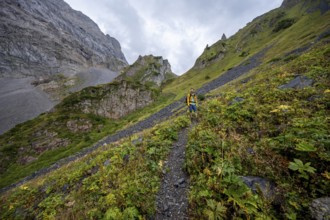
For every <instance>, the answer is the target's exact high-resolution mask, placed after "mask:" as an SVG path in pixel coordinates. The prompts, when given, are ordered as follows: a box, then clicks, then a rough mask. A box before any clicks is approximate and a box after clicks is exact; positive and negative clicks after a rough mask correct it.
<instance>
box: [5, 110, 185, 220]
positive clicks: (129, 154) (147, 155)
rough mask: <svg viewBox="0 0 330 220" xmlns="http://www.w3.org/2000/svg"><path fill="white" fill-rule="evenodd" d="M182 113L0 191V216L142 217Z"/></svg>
mask: <svg viewBox="0 0 330 220" xmlns="http://www.w3.org/2000/svg"><path fill="white" fill-rule="evenodd" d="M189 123H190V122H189V120H188V117H184V116H181V117H179V118H176V119H174V120H171V121H168V122H166V123H162V124H160V125H157V126H156V127H154V128H153V129H151V130H149V131H145V132H143V134H140V135H138V136H137V135H135V136H133V137H130V138H126V139H125V140H122V141H120V142H117V143H113V144H111V145H108V146H103V147H102V148H100V149H98V150H97V151H95V152H93V153H92V154H90V155H88V156H86V157H84V158H81V159H79V160H78V161H75V162H72V163H70V164H68V165H66V166H63V167H61V168H60V169H58V170H56V171H54V172H52V173H49V174H47V175H46V176H43V177H39V178H38V179H36V180H34V181H30V182H29V183H27V184H24V185H22V186H20V187H18V188H16V189H14V190H13V191H10V192H8V193H6V194H5V195H3V196H2V197H1V204H2V205H1V207H0V213H1V218H2V219H30V218H35V217H36V218H38V219H86V218H88V219H102V218H104V219H135V218H136V219H145V218H147V217H148V216H152V215H153V214H154V213H155V205H154V201H155V197H156V193H157V191H158V188H159V186H160V178H161V175H162V172H163V167H162V164H163V161H164V160H165V159H166V157H167V154H168V152H169V150H170V148H171V146H172V142H173V141H175V140H177V138H178V136H177V135H178V131H179V130H181V129H182V128H183V127H186V126H188V125H189Z"/></svg>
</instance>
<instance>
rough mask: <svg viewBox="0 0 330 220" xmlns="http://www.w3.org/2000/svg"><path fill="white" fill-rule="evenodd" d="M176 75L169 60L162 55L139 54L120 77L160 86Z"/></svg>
mask: <svg viewBox="0 0 330 220" xmlns="http://www.w3.org/2000/svg"><path fill="white" fill-rule="evenodd" d="M174 77H176V75H175V74H174V73H173V72H172V70H171V65H170V63H169V62H168V60H166V59H163V57H161V56H153V55H148V56H139V57H138V59H137V60H136V61H135V63H133V64H132V65H130V66H128V67H126V68H125V69H124V70H123V71H122V74H121V75H120V76H119V77H118V79H125V78H131V79H133V80H134V81H138V82H141V83H143V84H146V83H153V84H155V85H157V86H160V85H161V84H162V83H164V82H165V81H167V80H168V79H171V78H174Z"/></svg>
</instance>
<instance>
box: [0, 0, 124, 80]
mask: <svg viewBox="0 0 330 220" xmlns="http://www.w3.org/2000/svg"><path fill="white" fill-rule="evenodd" d="M0 24H1V25H0V33H1V34H0V51H1V53H0V76H2V77H3V76H9V77H22V76H26V75H29V76H42V75H50V74H56V73H64V74H71V73H76V72H79V71H81V70H85V69H87V68H89V67H103V68H108V69H111V70H113V71H118V70H120V69H121V68H122V67H124V66H126V65H127V61H126V59H125V57H124V55H123V53H122V51H121V48H120V44H119V42H118V41H117V40H116V39H114V38H113V37H110V36H109V35H104V34H103V33H102V32H101V31H100V29H99V27H98V26H97V25H96V24H95V23H94V22H93V21H92V20H91V19H89V18H88V17H87V16H85V15H84V14H82V13H81V12H78V11H75V10H73V9H71V8H70V6H69V5H68V4H66V3H65V2H64V1H63V0H57V1H52V0H31V1H25V0H2V1H0Z"/></svg>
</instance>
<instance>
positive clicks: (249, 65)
mask: <svg viewBox="0 0 330 220" xmlns="http://www.w3.org/2000/svg"><path fill="white" fill-rule="evenodd" d="M267 50H268V48H266V49H264V50H262V51H261V52H259V53H257V54H255V55H253V56H251V57H250V58H249V59H248V60H246V61H245V62H243V63H242V64H240V65H238V66H237V67H234V68H232V69H230V70H228V71H227V72H225V73H223V74H222V75H221V76H219V77H218V78H216V79H214V80H213V81H211V82H209V83H207V84H205V85H204V86H202V87H201V88H200V89H198V90H197V93H198V94H205V93H207V92H209V91H211V90H213V89H216V88H218V87H220V86H223V85H225V84H226V83H228V82H230V81H232V80H234V79H236V78H238V77H239V76H241V75H243V74H245V73H247V72H249V71H250V70H251V69H253V68H255V67H257V66H258V65H259V64H260V63H261V62H260V59H261V58H262V57H263V55H264V53H265V52H266V51H267ZM184 99H185V97H182V98H181V99H180V100H178V101H176V102H173V103H172V104H170V105H168V106H166V107H164V108H163V109H161V110H160V111H158V112H156V113H155V114H153V115H151V116H149V117H148V118H146V119H144V120H142V121H140V122H138V123H136V124H134V125H132V126H131V127H129V128H127V129H124V130H121V131H118V132H117V133H115V134H113V135H109V136H107V137H105V138H104V139H102V140H100V141H99V142H97V143H96V144H94V145H93V146H91V147H89V148H85V149H83V150H81V151H80V152H78V153H76V154H74V155H72V156H69V157H66V158H63V159H61V160H59V161H58V162H56V163H55V164H53V165H51V166H50V167H47V168H43V169H41V170H39V171H36V172H34V173H33V174H32V175H30V176H27V177H25V178H24V179H23V180H21V181H19V182H17V183H14V184H12V185H10V186H8V187H5V188H2V189H0V193H2V192H5V191H7V190H9V189H11V188H14V187H17V186H20V185H22V184H23V183H25V182H26V181H28V180H31V179H33V178H36V177H38V176H41V175H44V174H46V173H48V172H50V171H53V170H56V169H57V168H59V167H60V166H63V165H64V164H67V163H69V162H72V161H74V160H76V159H78V158H81V157H82V156H85V155H86V154H89V153H91V152H92V151H94V150H95V149H97V148H99V147H100V146H102V145H104V144H110V143H112V142H116V141H118V140H120V139H122V138H124V137H127V136H130V135H132V134H134V133H137V132H141V131H143V130H145V129H147V128H151V127H153V126H154V125H155V124H157V123H158V122H160V121H162V120H165V119H167V118H169V117H170V116H171V115H173V113H174V112H175V110H176V109H179V108H182V107H184V106H183V101H184Z"/></svg>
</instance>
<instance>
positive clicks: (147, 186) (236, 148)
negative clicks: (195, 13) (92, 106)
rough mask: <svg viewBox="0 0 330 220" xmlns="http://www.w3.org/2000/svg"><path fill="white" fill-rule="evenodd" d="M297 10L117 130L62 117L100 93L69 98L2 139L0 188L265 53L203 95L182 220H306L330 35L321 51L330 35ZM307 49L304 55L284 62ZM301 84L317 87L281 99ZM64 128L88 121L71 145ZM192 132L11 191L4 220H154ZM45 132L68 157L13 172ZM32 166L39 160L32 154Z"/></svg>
mask: <svg viewBox="0 0 330 220" xmlns="http://www.w3.org/2000/svg"><path fill="white" fill-rule="evenodd" d="M311 4H314V3H311ZM302 7H303V5H302V3H300V4H298V5H297V6H295V7H293V8H292V9H290V10H285V9H276V10H273V11H271V12H269V13H267V14H265V15H263V16H260V17H258V18H256V19H255V20H254V21H253V22H251V23H249V24H248V25H247V26H246V27H245V28H244V29H241V30H240V31H239V32H238V33H237V34H235V35H234V36H232V37H231V38H229V39H227V40H225V41H218V42H216V43H215V44H213V45H212V46H210V47H209V46H208V47H206V48H205V50H204V52H203V54H202V55H201V56H200V57H199V58H198V60H197V61H196V65H195V67H193V68H192V69H191V70H189V71H188V72H187V73H186V74H184V75H182V76H180V77H178V78H176V79H171V80H169V81H168V82H167V83H166V84H164V85H162V87H161V90H162V91H161V90H157V91H155V94H156V96H157V97H158V98H157V100H156V102H154V103H153V104H152V105H150V106H148V107H145V108H143V109H140V110H138V111H136V112H134V113H133V114H130V115H128V116H126V117H124V118H122V119H120V120H108V119H105V118H102V117H97V116H95V115H91V114H82V113H81V112H72V111H68V107H70V106H71V105H72V104H74V103H75V102H76V101H77V100H83V99H84V98H86V97H87V98H95V99H99V98H101V97H102V94H103V93H102V92H101V91H100V90H99V89H100V88H99V87H91V88H87V89H86V90H84V91H82V92H81V93H80V94H79V95H78V94H74V95H72V96H70V97H68V98H67V99H66V100H65V101H64V102H63V103H62V104H61V105H59V111H54V112H50V113H47V114H43V115H41V116H40V117H38V118H36V119H34V120H31V121H29V122H26V123H24V124H21V125H19V126H16V127H15V128H14V129H12V130H11V131H9V132H8V133H6V134H5V135H3V136H1V139H0V146H1V148H0V149H1V154H2V155H1V156H2V158H3V160H2V161H1V173H2V174H1V176H0V178H1V186H6V185H8V184H10V183H13V182H15V181H17V180H18V179H20V178H22V177H24V176H26V175H28V174H31V173H33V172H34V171H36V170H38V169H40V168H43V167H47V166H49V165H50V164H52V163H53V162H55V161H57V160H58V159H60V158H63V157H66V156H69V155H72V154H73V153H75V152H77V151H79V150H80V149H82V148H85V147H87V146H90V145H91V144H92V143H95V142H96V141H97V140H99V139H101V138H103V137H105V136H106V135H108V134H111V133H114V132H115V131H118V130H120V129H123V128H125V127H128V126H131V125H133V124H134V123H136V122H138V121H139V120H142V119H144V118H146V117H148V116H149V115H151V114H152V113H154V112H157V111H158V110H160V109H161V108H163V107H164V106H166V105H168V104H170V103H171V102H173V101H174V100H177V99H179V98H181V97H182V96H184V95H186V93H187V91H188V90H189V88H191V87H193V88H196V89H198V88H200V87H201V86H202V85H204V84H205V83H207V82H209V81H211V80H213V79H215V78H216V77H218V76H220V75H221V74H222V73H224V72H225V71H227V70H229V69H232V68H234V67H235V66H237V65H240V64H241V65H244V64H247V59H248V58H249V57H251V56H252V55H254V54H256V53H257V52H259V51H261V50H262V49H264V48H268V50H267V51H266V54H265V56H264V57H263V60H261V62H262V64H261V65H260V66H259V67H257V68H256V69H253V70H251V71H250V72H249V73H247V74H245V75H243V76H241V77H240V78H238V79H236V80H234V81H232V82H230V83H228V84H226V85H225V86H223V87H221V88H219V89H217V90H214V91H212V92H211V93H209V94H205V95H201V94H200V95H199V100H200V101H201V102H200V105H199V117H200V118H199V122H198V124H197V125H196V126H195V127H194V128H193V129H192V130H191V131H190V132H189V137H188V138H189V139H188V145H187V149H186V162H185V169H186V171H187V172H188V173H189V174H190V188H189V215H190V218H191V219H310V218H311V216H310V212H309V209H308V207H309V205H310V202H311V201H312V200H313V199H316V198H320V197H325V196H328V195H329V194H330V191H329V189H330V181H329V180H330V174H329V172H330V171H329V162H330V149H329V146H330V133H329V131H330V123H329V120H330V118H329V111H330V104H329V103H330V90H329V88H330V60H329V59H330V49H329V43H328V42H329V35H323V39H318V36H320V34H321V33H324V32H325V31H327V30H330V24H329V22H328V21H329V20H330V13H329V12H327V13H325V14H324V15H322V16H321V15H320V13H319V12H314V13H310V14H306V13H305V12H304V10H301V9H302ZM292 18H294V22H293V19H292ZM275 29H278V31H273V30H275ZM317 39H318V40H320V41H316V40H317ZM305 46H310V49H309V50H307V51H305V52H304V53H302V54H299V53H291V54H290V55H287V54H288V53H289V52H291V51H293V50H295V49H298V48H301V47H305ZM154 74H155V73H154ZM296 76H306V77H308V78H310V79H312V80H313V82H314V83H313V85H312V86H309V87H306V88H298V89H279V86H281V85H283V84H286V83H288V82H289V81H291V80H292V79H294V78H295V77H296ZM134 80H135V79H131V81H132V82H134ZM128 81H129V80H128ZM135 83H136V82H135ZM136 86H141V84H139V83H136ZM143 88H144V89H152V88H153V85H148V84H146V85H144V86H143ZM157 92H158V93H157ZM174 94H175V95H174ZM70 120H75V121H77V123H82V124H84V123H85V122H86V121H88V122H89V123H90V124H92V128H91V130H89V131H88V132H78V133H74V132H72V131H70V130H69V129H68V126H67V122H68V121H70ZM85 124H86V123H85ZM87 124H88V123H87ZM188 125H189V121H188V120H187V117H186V116H179V117H177V118H173V119H171V120H170V121H168V122H165V123H163V124H161V125H157V126H155V127H154V128H152V129H151V130H148V131H144V132H143V134H140V135H139V136H143V138H142V139H139V138H138V136H137V135H135V136H133V137H127V138H126V139H124V140H121V141H119V142H118V143H113V144H111V145H109V146H104V147H101V148H99V149H98V150H96V151H95V152H93V153H91V154H89V155H87V156H85V157H83V158H81V159H79V160H77V161H75V162H72V163H70V164H68V165H65V166H63V167H61V168H60V169H59V170H57V171H54V172H52V173H49V174H47V175H46V176H44V177H39V178H38V179H35V180H32V181H29V182H27V183H26V184H24V185H22V186H20V187H17V188H14V189H12V190H11V191H8V192H6V193H4V194H3V195H1V197H0V198H1V203H2V205H1V207H0V213H1V217H2V218H4V219H15V218H16V219H29V218H37V219H87V218H90V219H102V218H103V219H146V218H148V217H152V216H153V214H154V213H155V195H156V193H157V191H158V188H159V186H160V178H161V175H162V172H164V170H163V169H162V168H163V161H164V160H166V157H167V155H168V152H169V150H170V148H171V146H172V143H173V142H174V141H175V140H177V138H178V136H177V135H178V131H179V130H180V129H182V128H183V127H187V126H188ZM42 131H46V134H47V135H48V136H52V135H55V133H56V135H55V136H56V137H58V138H60V139H61V140H64V141H68V145H67V146H66V147H60V148H57V149H52V150H50V151H48V152H44V153H41V154H40V155H38V160H36V161H32V162H31V163H29V164H27V165H22V164H19V163H17V162H15V163H14V164H11V163H10V162H11V161H16V159H17V156H18V152H20V151H19V149H29V147H28V146H31V145H33V144H36V141H38V140H39V141H40V134H43V133H42ZM40 132H41V133H40ZM47 135H46V138H47V137H48V136H47ZM22 147H23V148H22ZM27 155H29V156H32V157H33V156H36V155H34V154H33V152H27ZM8 158H11V159H10V160H9V159H8ZM5 170H6V171H5ZM247 176H254V177H259V178H262V179H264V180H267V182H268V183H269V191H265V189H264V188H263V187H262V186H261V185H259V186H258V185H257V186H256V187H255V189H252V190H251V189H250V188H249V187H248V186H247V185H246V184H245V183H244V177H247Z"/></svg>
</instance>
